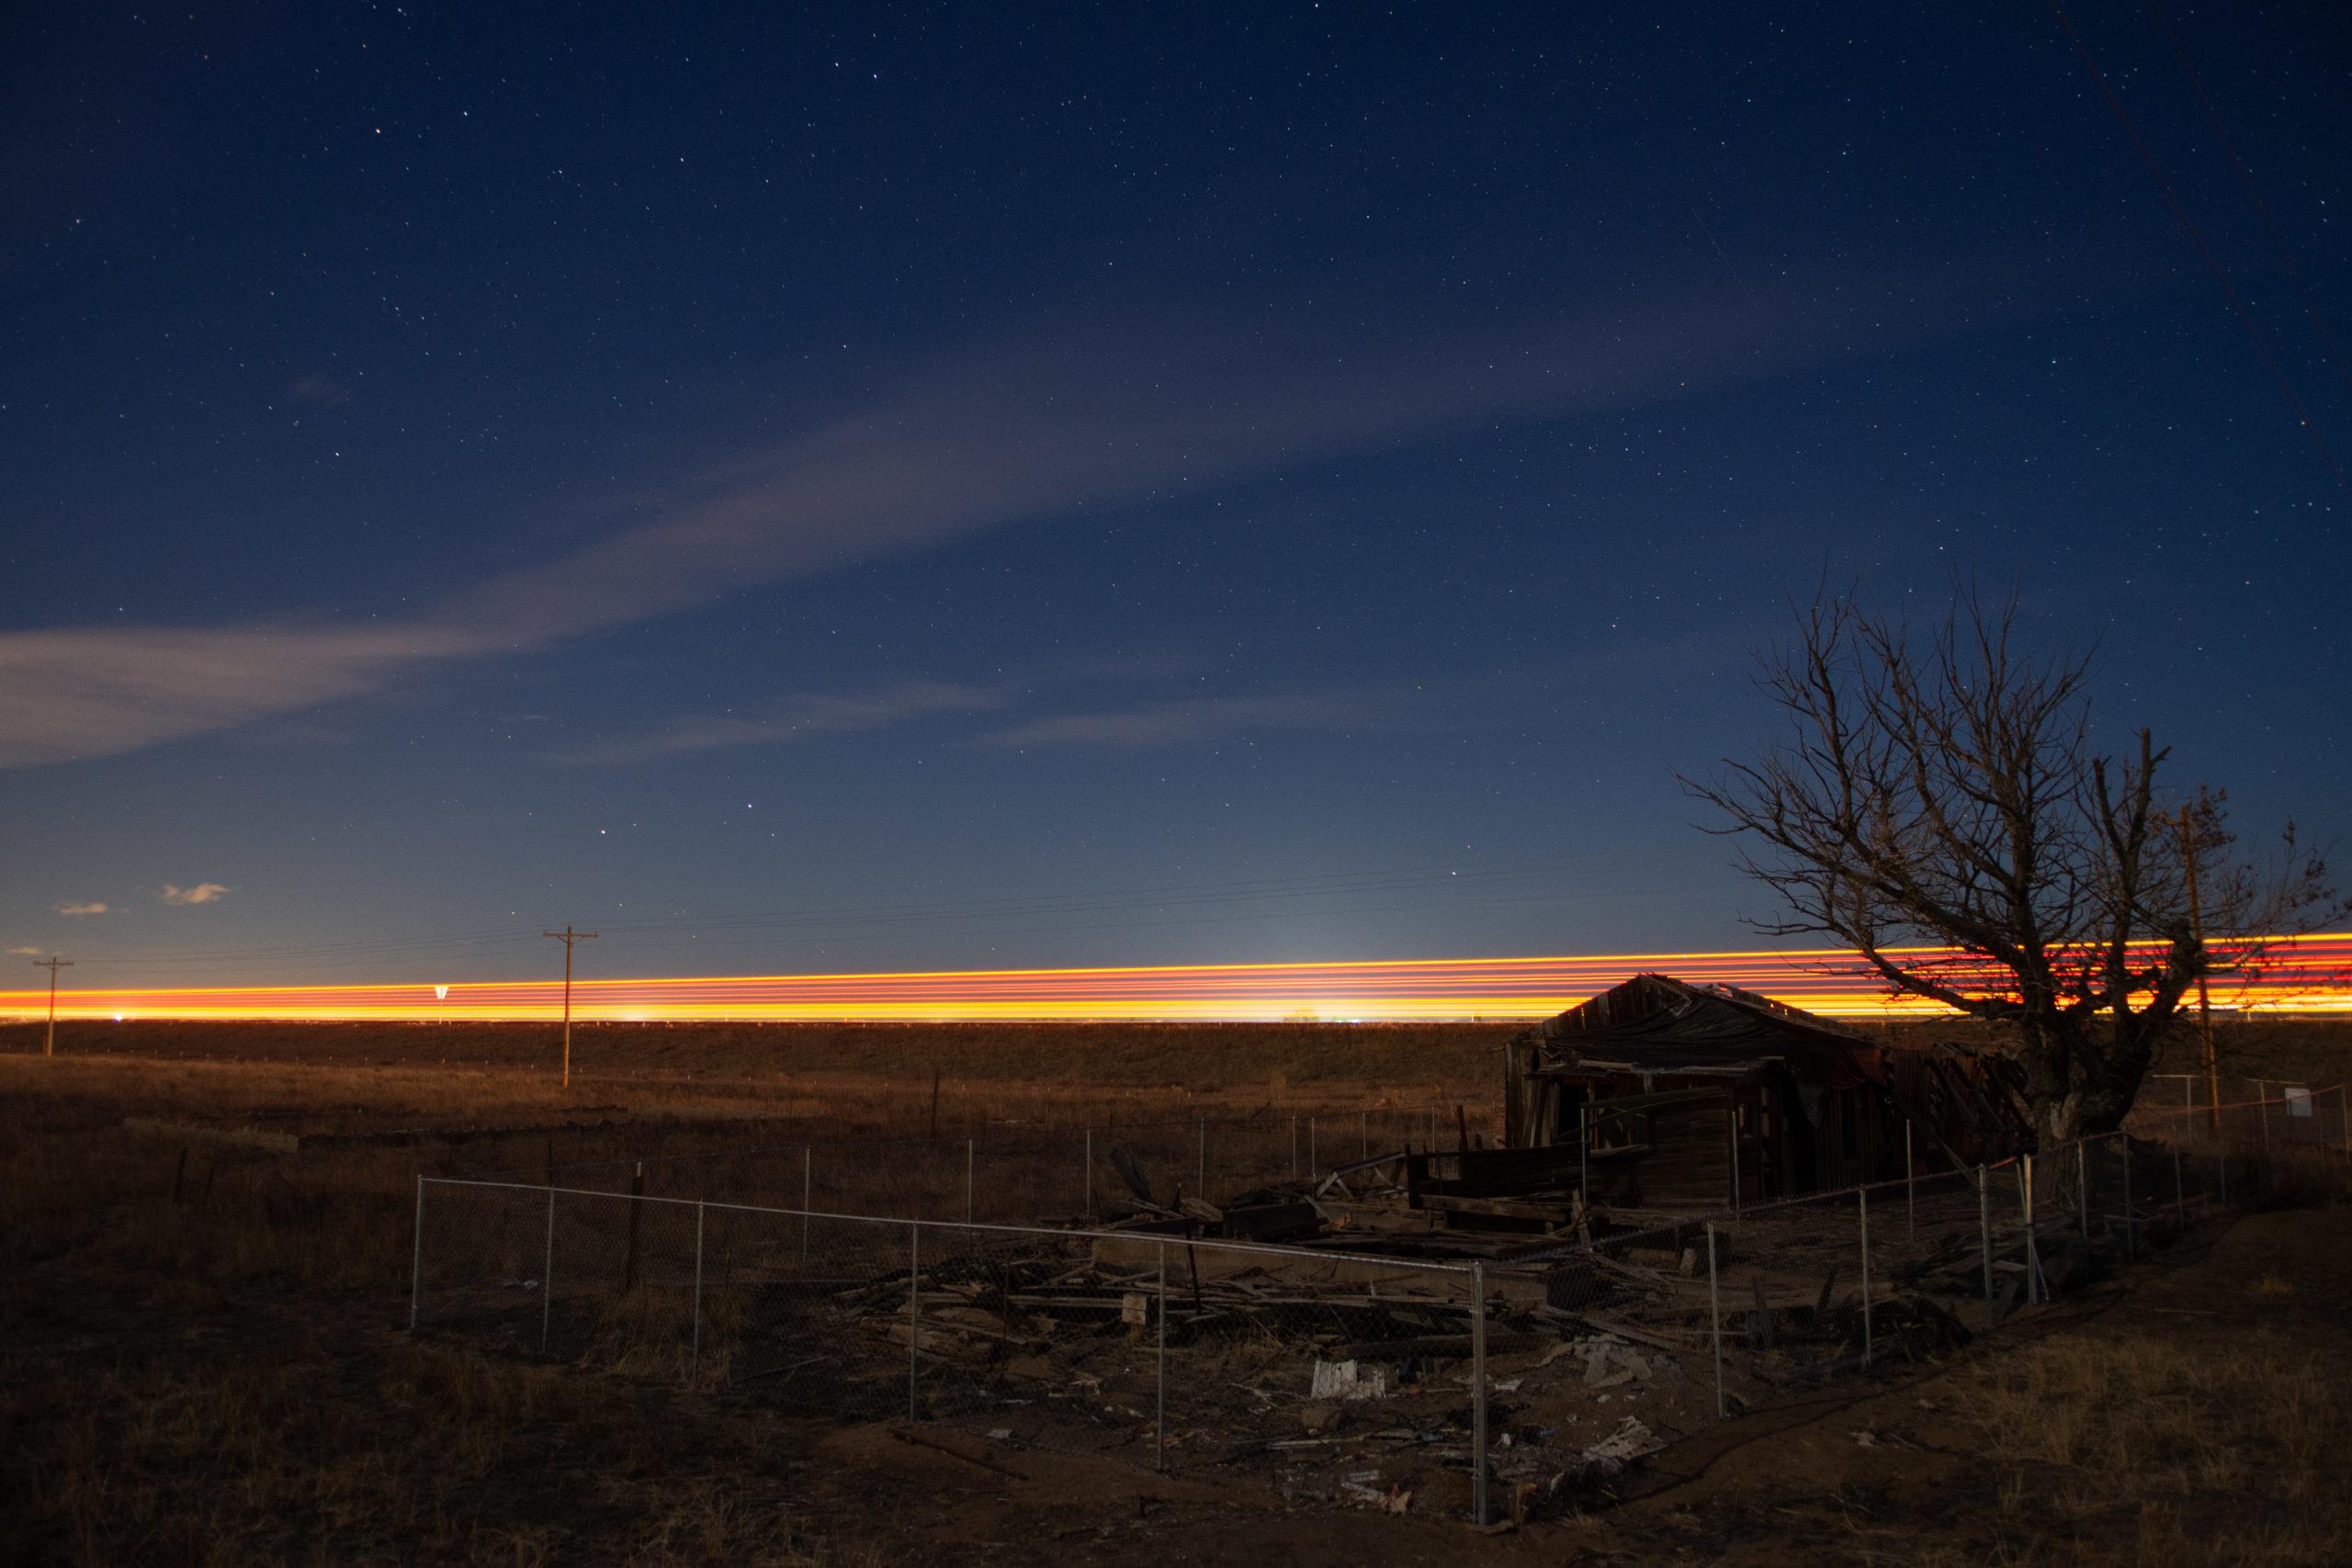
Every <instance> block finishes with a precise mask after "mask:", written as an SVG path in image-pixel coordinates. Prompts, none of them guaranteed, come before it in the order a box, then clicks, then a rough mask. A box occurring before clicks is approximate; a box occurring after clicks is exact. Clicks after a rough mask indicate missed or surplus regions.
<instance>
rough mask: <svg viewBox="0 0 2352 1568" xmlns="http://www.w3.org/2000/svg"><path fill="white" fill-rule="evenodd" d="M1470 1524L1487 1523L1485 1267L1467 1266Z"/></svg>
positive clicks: (1479, 1265)
mask: <svg viewBox="0 0 2352 1568" xmlns="http://www.w3.org/2000/svg"><path fill="white" fill-rule="evenodd" d="M1470 1294H1471V1295H1472V1296H1473V1297H1475V1298H1476V1299H1475V1300H1474V1301H1473V1303H1471V1313H1470V1383H1471V1394H1470V1522H1471V1523H1472V1524H1474V1525H1483V1524H1485V1523H1486V1522H1487V1266H1486V1265H1485V1264H1484V1263H1473V1264H1472V1265H1470Z"/></svg>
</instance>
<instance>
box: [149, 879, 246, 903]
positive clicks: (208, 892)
mask: <svg viewBox="0 0 2352 1568" xmlns="http://www.w3.org/2000/svg"><path fill="white" fill-rule="evenodd" d="M228 891H229V890H228V889H227V888H226V887H223V886H221V885H220V884H219V883H217V882H199V883H198V884H197V885H196V886H193V887H182V886H178V885H177V884H175V883H170V882H166V883H164V890H163V891H162V892H161V893H158V894H157V895H155V897H158V898H161V899H162V900H163V901H164V903H166V904H217V903H219V902H220V899H221V898H222V897H223V896H224V895H226V894H227V893H228Z"/></svg>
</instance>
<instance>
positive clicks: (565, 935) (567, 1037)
mask: <svg viewBox="0 0 2352 1568" xmlns="http://www.w3.org/2000/svg"><path fill="white" fill-rule="evenodd" d="M539 934H540V935H541V936H551V937H553V938H555V939H556V940H557V941H558V942H561V943H563V1087H564V1088H566V1089H570V1088H571V947H572V944H573V943H574V942H594V941H595V940H596V933H595V932H594V931H573V930H572V929H571V927H570V926H566V927H564V928H563V930H561V931H541V932H540V933H539ZM550 1212H552V1211H550ZM548 1223H549V1224H553V1223H554V1222H553V1221H549V1222H548Z"/></svg>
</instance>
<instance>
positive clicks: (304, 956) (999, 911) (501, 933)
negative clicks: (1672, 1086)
mask: <svg viewBox="0 0 2352 1568" xmlns="http://www.w3.org/2000/svg"><path fill="white" fill-rule="evenodd" d="M1629 858H1630V857H1628V856H1626V855H1623V854H1619V855H1613V856H1599V857H1588V856H1581V855H1567V854H1559V855H1549V856H1540V857H1535V858H1533V859H1520V858H1512V859H1496V860H1489V861H1467V862H1454V863H1451V864H1435V865H1422V866H1414V867H1403V868H1386V869H1379V870H1362V871H1347V872H1325V873H1310V874H1300V875H1295V876H1288V877H1255V878H1247V879H1240V880H1234V881H1225V882H1201V883H1190V884H1175V885H1170V886H1160V887H1142V888H1127V889H1117V890H1113V891H1108V892H1104V893H1096V894H1052V895H1041V896H1035V897H1018V898H981V899H961V900H948V901H942V902H933V903H909V904H898V905H863V906H848V907H842V908H830V909H829V908H817V909H800V910H765V911H746V912H737V913H732V914H702V915H693V914H681V915H673V916H662V917H659V918H653V919H639V920H626V921H620V922H606V923H608V924H613V925H614V933H613V934H616V935H620V936H622V937H623V938H624V940H626V939H627V937H628V936H632V935H655V934H659V933H662V932H667V931H683V930H695V931H760V930H772V931H808V930H809V929H810V928H828V929H827V930H825V931H824V932H823V934H822V935H820V936H819V937H818V938H815V939H814V940H820V941H836V940H848V939H849V938H851V937H853V936H859V935H864V936H868V937H874V936H887V935H889V934H890V933H888V932H887V931H876V930H875V929H874V928H876V927H888V926H923V925H929V926H934V927H952V926H954V925H956V924H957V923H959V922H981V923H983V924H985V923H986V922H992V921H1000V920H1005V919H1035V918H1038V917H1042V916H1049V915H1056V914H1069V915H1080V914H1088V913H1112V912H1117V911H1120V910H1124V909H1131V908H1164V907H1177V908H1182V907H1185V906H1198V905H1202V904H1214V903H1220V902H1227V903H1237V904H1238V903H1262V902H1267V901H1274V900H1303V899H1309V898H1330V897H1347V896H1351V895H1360V894H1364V893H1376V892H1393V891H1399V890H1406V889H1410V888H1413V887H1416V886H1425V885H1428V884H1430V883H1431V882H1435V883H1437V884H1438V885H1439V886H1449V887H1450V886H1473V885H1479V884H1486V885H1491V884H1494V883H1498V882H1501V883H1508V882H1511V881H1520V880H1524V879H1526V878H1529V877H1539V876H1540V877H1557V876H1560V875H1562V874H1566V872H1568V871H1570V870H1571V869H1578V870H1589V869H1591V868H1594V867H1596V866H1597V867H1600V868H1603V869H1608V868H1612V867H1617V866H1621V865H1622V864H1623V863H1625V862H1626V861H1627V860H1628V859H1629ZM1442 902H1445V901H1432V902H1431V905H1430V907H1436V906H1437V905H1438V904H1442ZM1398 907H1400V908H1402V907H1409V906H1398ZM1339 912H1348V911H1339ZM1232 918H1234V919H1261V918H1270V917H1266V916H1262V915H1258V914H1240V915H1237V916H1235V917H1232ZM859 928H864V929H863V930H860V929H859ZM1046 929H1063V928H1046ZM1098 929H1117V928H1115V927H1112V926H1105V925H1101V924H1100V923H1099V922H1098ZM534 940H537V939H536V938H535V937H533V936H532V935H531V934H530V933H529V932H528V931H515V930H514V929H513V928H499V927H493V928H487V929H484V930H480V931H458V932H450V933H447V934H445V935H441V936H422V935H420V936H412V937H395V938H384V939H377V940H362V941H352V942H318V943H309V944H289V945H278V946H269V947H254V948H211V949H195V950H184V951H180V952H173V953H148V954H141V955H123V956H119V957H106V958H97V959H92V960H89V962H91V963H94V964H99V965H102V966H105V967H109V968H120V967H126V966H137V967H140V968H143V969H149V970H154V969H179V968H195V967H202V966H209V965H213V964H238V965H239V966H240V967H243V968H247V969H253V968H295V969H300V968H306V967H311V966H313V965H316V964H331V963H335V962H339V961H345V960H351V959H358V958H390V957H425V956H430V955H433V954H435V953H447V954H449V955H451V956H455V955H458V953H472V954H481V953H491V952H496V951H518V950H519V948H520V947H522V946H526V945H527V944H528V943H529V942H532V941H534ZM631 945H639V944H637V943H634V942H632V943H631ZM648 945H650V944H648ZM699 945H706V946H716V945H718V944H717V943H703V944H699ZM745 945H749V944H745ZM271 961H278V962H271Z"/></svg>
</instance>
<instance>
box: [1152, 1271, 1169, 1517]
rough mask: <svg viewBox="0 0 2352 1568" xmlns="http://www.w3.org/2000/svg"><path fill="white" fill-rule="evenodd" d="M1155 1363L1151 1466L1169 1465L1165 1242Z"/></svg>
mask: <svg viewBox="0 0 2352 1568" xmlns="http://www.w3.org/2000/svg"><path fill="white" fill-rule="evenodd" d="M1156 1354H1157V1359H1158V1363H1159V1364H1158V1366H1157V1368H1156V1369H1155V1371H1154V1372H1153V1377H1154V1378H1155V1379H1156V1380H1157V1381H1156V1386H1155V1390H1154V1393H1153V1404H1152V1413H1151V1447H1152V1464H1153V1466H1154V1468H1156V1469H1159V1470H1166V1469H1167V1468H1168V1244H1167V1243H1166V1242H1164V1241H1163V1242H1161V1243H1160V1244H1159V1350H1158V1352H1157V1353H1156Z"/></svg>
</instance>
